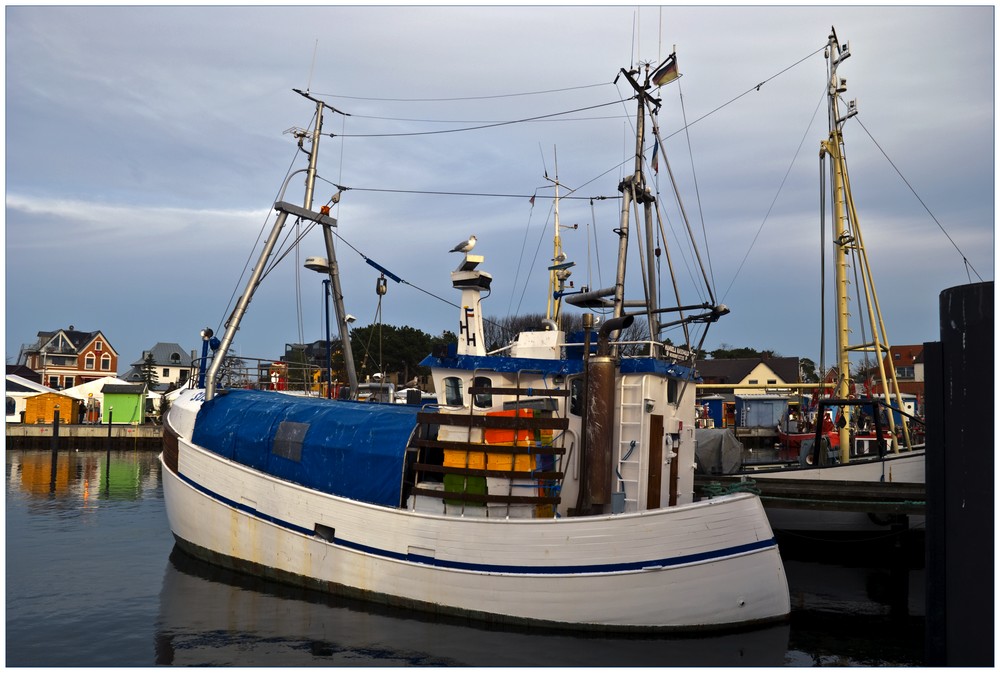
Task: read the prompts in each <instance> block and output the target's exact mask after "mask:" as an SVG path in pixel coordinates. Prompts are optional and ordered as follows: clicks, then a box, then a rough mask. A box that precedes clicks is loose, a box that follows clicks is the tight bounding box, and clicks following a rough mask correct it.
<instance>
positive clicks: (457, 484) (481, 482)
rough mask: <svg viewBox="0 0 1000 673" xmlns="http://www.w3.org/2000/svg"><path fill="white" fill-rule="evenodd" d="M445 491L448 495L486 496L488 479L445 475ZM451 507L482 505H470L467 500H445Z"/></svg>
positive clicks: (479, 503)
mask: <svg viewBox="0 0 1000 673" xmlns="http://www.w3.org/2000/svg"><path fill="white" fill-rule="evenodd" d="M444 490H445V492H447V493H473V494H475V495H486V477H466V476H464V475H461V474H446V475H444ZM445 502H446V503H447V504H449V505H461V504H462V503H463V502H464V503H465V504H475V505H482V503H481V502H475V503H469V502H468V501H465V500H449V499H447V498H446V499H445Z"/></svg>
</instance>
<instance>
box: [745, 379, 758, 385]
mask: <svg viewBox="0 0 1000 673" xmlns="http://www.w3.org/2000/svg"><path fill="white" fill-rule="evenodd" d="M747 383H749V384H750V385H752V386H755V385H757V379H750V380H749V381H747Z"/></svg>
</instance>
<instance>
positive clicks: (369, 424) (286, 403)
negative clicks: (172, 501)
mask: <svg viewBox="0 0 1000 673" xmlns="http://www.w3.org/2000/svg"><path fill="white" fill-rule="evenodd" d="M418 411H419V407H418V406H410V405H404V404H373V403H364V402H348V401H341V400H325V399H317V398H309V397H293V396H290V395H285V394H282V393H274V392H261V391H255V390H230V391H226V392H224V393H220V394H218V395H216V396H215V397H214V398H213V399H211V400H208V401H206V402H205V403H204V404H203V405H202V407H201V410H200V411H199V412H198V419H197V421H196V423H195V429H194V436H193V437H192V441H193V442H194V443H195V444H197V445H198V446H201V447H203V448H205V449H207V450H209V451H212V452H213V453H217V454H219V455H220V456H223V457H225V458H229V459H230V460H233V461H236V462H238V463H240V464H243V465H246V466H248V467H251V468H253V469H255V470H260V471H261V472H266V473H268V474H271V475H274V476H276V477H279V478H281V479H285V480H288V481H291V482H294V483H296V484H301V485H302V486H306V487H308V488H313V489H316V490H319V491H323V492H326V493H331V494H334V495H339V496H343V497H345V498H351V499H353V500H361V501H363V502H370V503H374V504H377V505H386V506H390V507H396V506H398V505H399V495H400V488H401V485H402V478H403V460H404V456H405V453H406V445H407V443H408V441H409V438H410V434H411V433H412V432H413V429H414V427H415V426H416V415H417V412H418Z"/></svg>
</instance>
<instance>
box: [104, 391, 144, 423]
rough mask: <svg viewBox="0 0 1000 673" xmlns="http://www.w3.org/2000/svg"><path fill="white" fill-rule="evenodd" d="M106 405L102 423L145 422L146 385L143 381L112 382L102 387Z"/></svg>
mask: <svg viewBox="0 0 1000 673" xmlns="http://www.w3.org/2000/svg"><path fill="white" fill-rule="evenodd" d="M101 394H102V395H104V405H103V407H102V409H101V422H102V423H144V422H145V420H146V386H145V385H144V384H142V383H135V384H124V385H121V384H112V383H109V384H107V385H106V386H104V387H103V388H101Z"/></svg>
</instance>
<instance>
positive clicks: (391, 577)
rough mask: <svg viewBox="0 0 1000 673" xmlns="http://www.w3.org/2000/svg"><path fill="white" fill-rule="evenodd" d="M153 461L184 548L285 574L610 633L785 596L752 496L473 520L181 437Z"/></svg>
mask: <svg viewBox="0 0 1000 673" xmlns="http://www.w3.org/2000/svg"><path fill="white" fill-rule="evenodd" d="M161 460H163V463H164V468H165V469H164V470H163V482H164V485H163V488H164V500H165V501H166V505H167V515H168V518H169V521H170V527H171V530H172V531H173V533H174V535H175V537H176V538H177V540H178V541H180V543H181V544H182V546H183V547H185V548H186V549H187V550H189V551H190V552H192V553H194V554H195V555H198V556H202V557H205V558H206V559H207V560H210V561H212V562H215V563H220V564H223V565H228V566H231V567H235V568H237V569H242V570H248V571H251V572H254V573H257V574H262V575H265V576H269V577H273V578H276V579H281V580H284V581H290V582H293V583H297V584H302V585H306V586H312V587H316V588H320V589H323V590H328V591H333V592H338V593H344V594H347V595H357V596H361V597H364V598H367V599H374V600H378V601H381V602H385V603H388V604H393V605H402V606H410V607H417V608H421V609H425V610H431V611H434V612H442V613H450V614H459V615H466V616H473V617H477V618H482V619H485V620H487V621H492V622H547V623H553V624H558V625H573V626H575V627H592V628H600V629H606V630H630V629H671V628H673V629H691V628H705V627H723V626H732V625H737V624H747V623H758V622H765V621H771V620H775V619H780V618H782V617H784V616H786V615H787V614H788V612H789V608H790V606H789V598H788V587H787V582H786V579H785V574H784V568H783V566H782V563H781V559H780V557H779V554H778V548H777V546H776V544H775V543H774V540H773V536H772V533H771V530H770V528H769V526H768V523H767V519H766V516H765V514H764V511H763V508H762V507H761V504H760V501H759V499H757V498H756V497H754V496H750V495H734V496H727V497H725V498H719V499H713V500H710V501H705V502H699V503H693V504H691V505H685V506H679V507H674V508H669V509H661V510H654V511H647V512H643V513H639V514H621V515H604V516H595V517H579V518H561V519H523V520H515V519H509V520H508V519H482V518H473V517H450V516H437V515H431V514H424V513H420V512H413V511H407V510H400V509H393V508H388V507H380V506H375V505H369V504H365V503H361V502H357V501H353V500H348V499H345V498H339V497H336V496H331V495H327V494H323V493H319V492H316V491H311V490H308V489H305V488H302V487H300V486H297V485H295V484H291V483H288V482H283V481H281V480H279V479H276V478H274V477H271V476H269V475H266V474H263V473H260V472H256V471H253V470H250V469H248V468H246V467H243V466H241V465H238V464H235V463H233V462H231V461H228V460H226V459H224V458H221V457H220V456H218V455H216V454H213V453H211V452H208V451H205V450H203V449H200V448H199V447H196V446H193V445H191V444H190V443H188V442H186V441H185V439H184V438H183V437H181V438H179V442H178V459H177V460H178V464H177V471H176V472H174V471H173V470H172V469H170V466H169V464H168V461H167V460H164V459H163V457H162V456H161ZM317 526H319V527H320V528H317ZM317 530H321V531H323V535H318V534H316V531H317Z"/></svg>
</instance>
